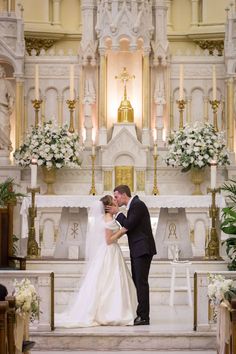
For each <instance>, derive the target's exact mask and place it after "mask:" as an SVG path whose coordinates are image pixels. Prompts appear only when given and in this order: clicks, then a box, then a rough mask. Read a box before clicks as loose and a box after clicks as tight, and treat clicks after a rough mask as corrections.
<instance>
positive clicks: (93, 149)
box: [92, 143, 95, 156]
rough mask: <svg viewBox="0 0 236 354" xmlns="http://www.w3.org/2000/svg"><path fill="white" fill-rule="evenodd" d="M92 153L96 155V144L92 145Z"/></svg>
mask: <svg viewBox="0 0 236 354" xmlns="http://www.w3.org/2000/svg"><path fill="white" fill-rule="evenodd" d="M92 155H93V156H95V144H94V143H93V145H92Z"/></svg>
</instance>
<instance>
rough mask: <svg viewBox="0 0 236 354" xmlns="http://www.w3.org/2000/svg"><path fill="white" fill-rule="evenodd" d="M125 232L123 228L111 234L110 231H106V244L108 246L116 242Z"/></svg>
mask: <svg viewBox="0 0 236 354" xmlns="http://www.w3.org/2000/svg"><path fill="white" fill-rule="evenodd" d="M126 232H127V229H126V228H125V227H122V228H121V229H120V230H118V231H116V232H113V231H112V230H109V229H106V242H107V244H108V245H110V244H112V243H114V242H116V241H117V240H118V239H119V238H120V237H121V236H123V235H124V234H125V233H126Z"/></svg>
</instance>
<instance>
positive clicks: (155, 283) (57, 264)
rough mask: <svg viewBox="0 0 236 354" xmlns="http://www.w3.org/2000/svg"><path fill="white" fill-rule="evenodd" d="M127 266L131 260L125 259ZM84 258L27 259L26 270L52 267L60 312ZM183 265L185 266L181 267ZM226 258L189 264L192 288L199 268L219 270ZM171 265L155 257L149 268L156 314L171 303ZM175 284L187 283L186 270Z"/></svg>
mask: <svg viewBox="0 0 236 354" xmlns="http://www.w3.org/2000/svg"><path fill="white" fill-rule="evenodd" d="M126 262H127V265H128V267H130V261H129V260H126ZM84 265H85V263H84V261H69V260H49V259H47V260H30V261H27V270H50V271H52V272H54V274H55V292H54V293H55V311H56V312H61V311H63V310H64V309H65V307H66V305H67V304H68V302H69V299H70V295H71V294H72V293H73V292H74V291H75V290H76V289H78V288H79V284H80V281H81V275H82V273H83V269H84ZM181 268H182V267H181ZM226 269H227V266H226V263H225V262H224V261H211V262H203V261H196V260H194V261H192V264H191V266H190V274H191V287H192V291H193V274H194V272H195V271H196V270H198V271H200V270H205V271H209V272H211V271H216V270H226ZM170 279H171V264H170V261H163V260H154V261H153V262H152V265H151V269H150V276H149V284H150V304H151V309H152V311H153V313H154V314H155V316H156V306H158V305H168V304H169V297H170ZM176 286H186V278H185V269H184V268H182V269H180V270H178V272H177V275H176ZM174 303H175V304H176V305H187V304H188V296H187V293H186V290H183V289H182V290H181V289H178V290H176V292H175V300H174Z"/></svg>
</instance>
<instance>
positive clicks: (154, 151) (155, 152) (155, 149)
mask: <svg viewBox="0 0 236 354" xmlns="http://www.w3.org/2000/svg"><path fill="white" fill-rule="evenodd" d="M153 153H154V155H157V143H156V142H155V144H154V149H153Z"/></svg>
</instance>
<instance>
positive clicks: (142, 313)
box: [109, 185, 156, 326]
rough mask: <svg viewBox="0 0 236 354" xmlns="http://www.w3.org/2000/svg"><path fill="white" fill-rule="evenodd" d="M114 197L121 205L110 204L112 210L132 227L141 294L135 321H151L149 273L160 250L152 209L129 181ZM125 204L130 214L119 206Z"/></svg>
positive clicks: (135, 272)
mask: <svg viewBox="0 0 236 354" xmlns="http://www.w3.org/2000/svg"><path fill="white" fill-rule="evenodd" d="M114 198H115V200H116V201H117V204H118V205H117V206H111V207H109V212H111V213H112V214H116V220H117V221H118V222H119V223H120V224H121V226H124V227H125V228H126V229H127V230H128V231H127V236H128V243H129V249H130V258H131V272H132V277H133V281H134V284H135V286H136V290H137V297H138V307H137V317H136V318H135V320H134V325H135V326H137V325H149V323H150V319H149V309H150V306H149V284H148V274H149V269H150V265H151V261H152V257H153V255H154V254H156V246H155V241H154V238H153V234H152V227H151V220H150V215H149V211H148V208H147V206H146V205H145V204H144V202H142V201H141V200H140V199H139V197H138V196H134V197H132V196H131V192H130V189H129V187H128V186H127V185H119V186H117V187H116V188H115V189H114ZM122 205H125V206H126V208H127V216H125V215H124V214H123V213H121V212H119V209H118V207H120V206H122Z"/></svg>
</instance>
